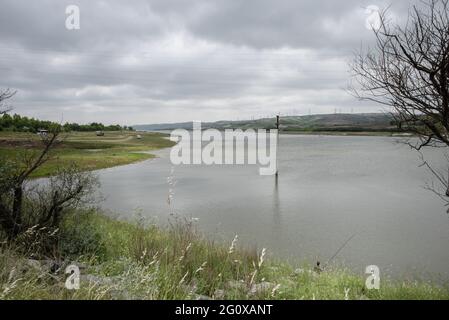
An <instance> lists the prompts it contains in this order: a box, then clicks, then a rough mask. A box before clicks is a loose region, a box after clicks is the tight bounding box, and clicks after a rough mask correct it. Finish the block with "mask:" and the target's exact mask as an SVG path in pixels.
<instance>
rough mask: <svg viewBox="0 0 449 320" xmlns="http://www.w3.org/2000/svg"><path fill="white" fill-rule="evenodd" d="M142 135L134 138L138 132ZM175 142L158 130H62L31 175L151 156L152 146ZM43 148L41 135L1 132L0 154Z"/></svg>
mask: <svg viewBox="0 0 449 320" xmlns="http://www.w3.org/2000/svg"><path fill="white" fill-rule="evenodd" d="M138 134H139V135H140V136H141V139H138V138H137V135H138ZM173 144H174V143H173V142H171V141H170V140H168V139H167V135H165V134H161V133H136V132H129V131H117V132H105V135H104V136H100V137H99V136H97V135H96V134H95V132H73V133H63V134H61V136H60V142H58V144H57V146H56V147H55V149H54V150H53V151H52V152H51V159H50V160H49V161H48V162H47V163H45V164H44V165H43V166H42V167H41V168H39V169H38V170H36V172H35V173H34V174H33V177H35V178H36V177H45V176H49V175H51V174H52V173H54V172H55V170H56V169H57V168H58V167H60V166H64V165H67V164H70V163H76V164H77V165H78V166H79V167H80V168H81V169H84V170H97V169H103V168H108V167H113V166H119V165H125V164H129V163H133V162H137V161H141V160H145V159H150V158H153V157H154V155H152V154H150V153H148V151H151V150H157V149H160V148H166V147H170V146H172V145H173ZM41 148H42V143H41V141H40V137H39V136H38V135H36V134H32V133H20V132H0V157H6V158H7V159H10V160H16V161H20V160H21V159H24V158H25V157H27V156H29V155H32V154H33V153H36V154H37V153H38V152H39V150H40V149H41Z"/></svg>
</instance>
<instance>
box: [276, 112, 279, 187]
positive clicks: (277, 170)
mask: <svg viewBox="0 0 449 320" xmlns="http://www.w3.org/2000/svg"><path fill="white" fill-rule="evenodd" d="M276 129H277V130H278V132H277V135H276V149H278V147H279V115H277V116H276ZM278 175H279V169H278V153H277V150H276V180H277V178H278Z"/></svg>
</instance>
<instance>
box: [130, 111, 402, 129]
mask: <svg viewBox="0 0 449 320" xmlns="http://www.w3.org/2000/svg"><path fill="white" fill-rule="evenodd" d="M275 123H276V120H275V118H265V119H257V120H243V121H225V120H223V121H217V122H206V123H202V128H203V129H208V128H215V129H237V128H241V129H248V128H254V129H259V128H260V129H270V128H274V126H275ZM133 127H134V128H135V129H136V130H144V131H153V130H173V129H189V130H190V129H192V122H181V123H162V124H145V125H134V126H133ZM281 130H283V131H352V132H357V131H396V127H395V126H394V125H392V117H391V116H390V115H388V114H383V113H363V114H320V115H308V116H288V117H281Z"/></svg>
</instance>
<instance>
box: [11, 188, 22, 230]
mask: <svg viewBox="0 0 449 320" xmlns="http://www.w3.org/2000/svg"><path fill="white" fill-rule="evenodd" d="M22 202H23V187H22V186H18V187H16V188H15V189H14V201H13V207H12V219H13V223H14V231H13V233H14V234H17V233H18V232H19V231H20V230H16V229H18V227H19V226H20V225H21V224H22Z"/></svg>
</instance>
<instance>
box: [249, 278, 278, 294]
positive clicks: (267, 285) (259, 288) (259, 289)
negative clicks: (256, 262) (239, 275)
mask: <svg viewBox="0 0 449 320" xmlns="http://www.w3.org/2000/svg"><path fill="white" fill-rule="evenodd" d="M273 288H274V285H273V284H272V283H271V282H266V281H265V282H261V283H256V284H253V285H252V287H251V290H250V291H249V293H250V294H251V295H257V294H259V293H263V292H266V291H269V290H271V289H273Z"/></svg>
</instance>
